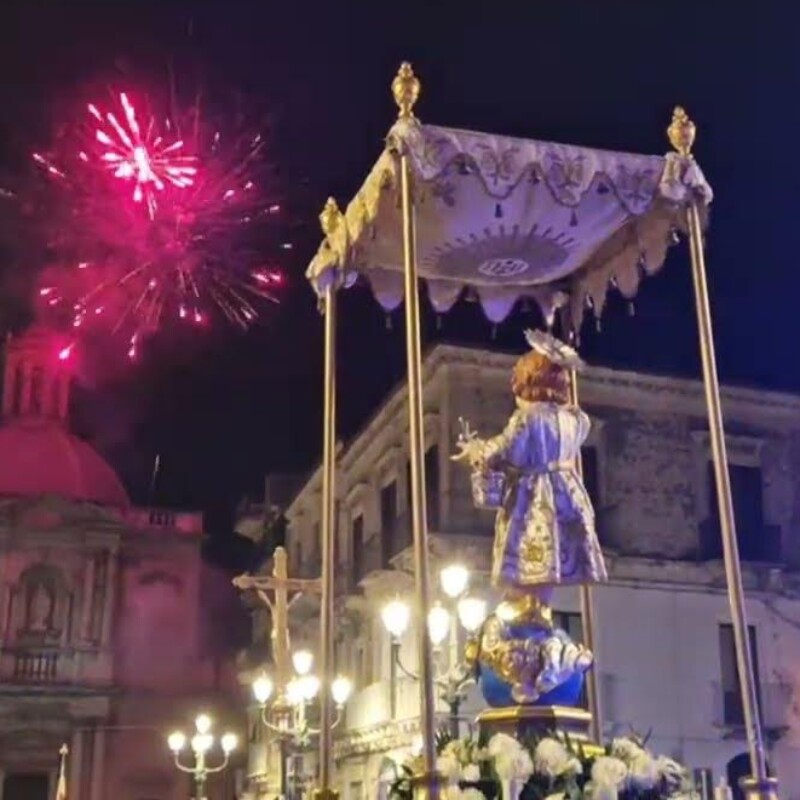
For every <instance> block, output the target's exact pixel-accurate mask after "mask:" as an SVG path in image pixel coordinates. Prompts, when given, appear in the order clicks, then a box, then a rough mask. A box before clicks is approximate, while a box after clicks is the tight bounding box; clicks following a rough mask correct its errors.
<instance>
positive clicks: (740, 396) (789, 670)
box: [251, 346, 800, 800]
mask: <svg viewBox="0 0 800 800" xmlns="http://www.w3.org/2000/svg"><path fill="white" fill-rule="evenodd" d="M514 360H515V359H514V358H513V357H511V356H506V355H501V354H496V353H490V352H484V351H477V350H470V349H465V348H457V347H450V346H438V347H436V348H435V349H434V350H433V351H432V352H431V353H430V354H429V355H428V357H427V359H426V361H425V366H424V373H423V377H424V386H425V388H424V419H425V443H426V448H427V452H426V458H425V464H426V481H427V512H428V513H427V516H428V525H429V530H430V533H431V540H432V541H431V547H432V563H431V570H432V579H434V578H435V576H436V573H437V572H438V569H439V568H441V567H443V566H445V565H447V564H450V563H453V562H460V563H462V564H464V565H466V566H468V567H469V568H470V569H471V571H472V580H471V592H472V593H473V594H476V595H478V596H481V597H484V598H486V599H488V600H489V601H490V602H491V600H492V589H491V587H490V585H489V568H490V562H491V548H492V536H493V521H494V520H493V515H492V513H491V512H485V511H478V510H476V509H475V508H474V507H473V503H472V497H471V489H470V481H469V476H468V475H467V474H466V472H467V471H466V470H464V469H463V468H462V467H461V466H460V465H458V464H453V463H452V462H451V461H450V455H451V454H452V453H453V452H455V449H456V448H455V442H456V439H457V437H458V435H459V431H460V428H459V418H461V417H464V418H466V419H468V420H469V421H470V423H471V424H472V426H473V427H474V428H475V429H476V430H477V431H478V433H479V434H480V435H482V436H491V435H493V434H495V433H498V432H499V431H500V430H501V429H502V427H503V425H504V423H505V421H506V419H507V417H508V413H509V411H510V409H511V404H512V397H511V393H510V387H509V378H510V370H511V367H512V365H513V363H514ZM580 392H581V404H582V406H583V408H584V409H585V410H586V411H587V413H588V414H589V415H590V417H591V419H592V432H591V434H590V437H589V439H588V441H587V444H586V447H585V448H584V451H583V464H584V473H585V481H586V485H587V489H588V491H589V493H590V495H591V497H592V500H593V504H594V506H595V508H596V512H597V519H598V532H599V536H600V541H601V545H602V546H603V550H604V553H605V556H606V561H607V565H608V568H609V573H610V582H609V584H608V585H603V586H599V587H596V588H595V589H594V591H593V604H594V609H595V615H596V624H597V628H598V632H597V641H596V643H595V650H596V655H597V663H596V670H597V673H598V682H599V689H600V699H601V710H602V718H603V724H604V731H605V735H606V736H613V735H619V734H626V733H629V732H630V731H631V729H633V730H635V731H638V732H640V733H642V734H646V733H647V732H648V731H650V730H652V739H651V745H652V747H653V749H654V750H655V751H657V752H660V753H664V754H668V755H671V756H673V757H675V758H676V759H678V760H679V761H681V762H683V763H684V764H686V765H687V766H689V767H691V768H692V769H693V770H695V773H696V777H697V781H698V785H700V784H702V783H703V782H705V783H706V785H707V786H708V785H709V784H710V782H711V781H713V782H714V784H716V783H717V782H718V781H719V780H720V779H721V778H727V779H728V782H729V784H730V785H731V786H735V785H736V783H735V782H736V779H737V777H738V776H739V775H741V774H744V773H745V772H746V770H747V758H746V755H745V751H746V743H745V740H744V725H743V723H744V720H743V715H742V705H741V697H740V693H739V684H738V674H737V669H736V665H735V658H734V653H733V639H732V630H731V624H730V622H731V618H730V611H729V607H728V600H727V595H726V593H725V578H724V569H723V565H722V561H721V552H722V551H721V539H720V534H719V522H718V518H717V514H716V497H715V495H714V483H713V480H712V479H711V471H710V449H709V441H708V431H707V422H706V418H705V410H704V404H703V403H704V400H703V390H702V385H701V384H699V383H697V382H694V381H688V380H680V379H674V378H665V377H657V376H651V375H643V374H638V373H630V372H622V371H617V370H609V369H601V368H593V369H589V370H588V371H587V373H586V374H585V376H583V377H582V378H581V381H580ZM406 403H407V399H406V395H405V389H404V388H400V389H398V390H397V391H396V392H395V393H393V394H392V395H391V396H390V397H389V398H388V399H387V401H386V402H385V404H384V405H383V406H382V407H381V408H380V409H379V410H378V412H377V413H376V414H375V416H374V417H373V418H372V420H371V421H370V422H369V423H368V425H367V426H366V427H365V428H364V429H363V430H362V431H361V432H360V433H359V434H358V435H357V436H356V437H355V438H354V439H353V440H352V441H351V442H350V443H349V444H348V445H347V446H346V447H344V448H343V449H342V451H341V455H340V457H339V462H338V464H339V468H338V473H337V501H338V509H339V512H338V513H339V517H338V526H337V530H338V534H337V535H338V538H337V542H336V552H337V563H336V569H335V574H336V582H337V602H338V612H337V614H338V616H337V626H336V631H337V669H338V670H339V671H341V672H344V673H346V674H349V675H350V676H351V677H352V678H353V679H354V681H355V684H356V692H355V694H354V696H353V698H352V699H351V701H350V702H349V704H348V708H347V716H346V721H345V723H344V724H343V725H342V727H341V729H340V730H339V731H338V737H337V743H336V763H337V766H338V773H337V776H338V787H337V788H338V789H339V790H340V792H341V797H342V798H343V800H367V799H369V800H371V799H372V798H375V797H379V796H385V792H386V787H387V781H388V780H389V779H390V778H391V776H392V775H393V774H394V773H395V764H396V763H397V762H398V761H400V760H402V759H403V758H404V757H406V756H408V755H409V754H410V753H411V752H413V750H414V748H415V747H417V746H418V737H419V690H418V684H417V683H416V682H415V681H414V680H413V679H412V678H411V677H409V676H407V675H404V674H403V672H402V670H399V669H398V668H397V666H396V664H393V658H392V650H391V646H390V639H389V635H388V634H387V632H386V631H385V630H384V628H383V625H382V622H381V617H380V610H381V608H382V607H383V605H384V604H385V603H386V602H388V601H389V600H392V599H394V598H397V597H400V598H402V599H405V600H408V601H409V602H412V601H413V580H412V570H413V566H412V559H411V548H410V546H411V528H410V521H409V520H410V513H409V497H408V451H407V424H408V423H407V405H406ZM723 403H724V410H725V423H726V433H727V444H728V450H729V459H730V464H731V480H732V483H733V488H734V496H735V505H736V517H737V526H738V538H739V549H740V554H741V558H742V561H743V572H744V580H745V590H746V594H747V610H748V615H749V622H750V626H751V631H750V635H751V641H752V642H753V649H754V652H755V655H756V661H757V679H758V685H759V690H758V691H759V701H760V704H761V715H762V720H763V724H764V727H765V730H766V734H767V738H768V743H769V759H770V763H771V767H772V768H773V769H774V770H775V771H776V772H777V774H778V776H779V778H780V779H781V782H782V785H783V786H787V787H788V786H797V785H800V773H799V772H798V764H800V711H798V708H800V671H798V667H797V665H798V664H800V600H798V599H797V598H798V596H800V594H799V593H800V545H798V542H800V538H799V537H798V533H800V489H798V486H800V398H797V397H794V396H791V395H786V394H779V393H773V392H764V391H755V390H748V389H739V388H733V387H727V388H725V389H724V391H723ZM320 492H321V474H320V471H319V470H318V471H317V472H316V473H315V474H314V475H312V476H311V477H310V478H309V480H308V481H307V483H306V484H305V486H304V487H303V488H302V489H301V490H300V492H299V493H298V494H297V496H296V497H295V499H294V500H293V502H292V503H291V504H290V505H289V507H288V509H287V510H286V516H287V520H288V531H287V537H286V542H287V549H288V551H289V557H290V571H291V573H292V574H293V575H299V576H308V577H311V576H316V575H318V574H319V569H320V545H319V529H320V528H319V514H320V505H321V503H320ZM440 599H441V600H442V601H443V602H446V598H445V597H444V596H442V595H441V594H440ZM412 605H413V603H412ZM554 608H555V609H556V611H557V614H556V618H557V621H558V623H559V624H560V625H561V626H562V627H564V628H565V629H567V630H568V632H569V633H570V634H571V635H572V636H573V638H580V637H581V635H582V620H581V616H580V602H579V597H578V591H577V589H575V588H572V589H560V590H558V591H557V593H556V602H555V604H554ZM460 643H461V644H463V632H462V636H461V642H460ZM400 655H401V657H402V660H403V662H404V663H405V664H406V665H407V666H410V667H411V668H414V667H415V666H416V663H417V661H416V634H415V631H414V622H413V621H412V624H411V626H410V629H409V630H408V632H407V633H406V634H405V635H404V636H403V638H402V643H401V647H400ZM451 658H452V656H448V653H447V651H446V649H445V651H444V652H443V653H442V654H441V660H440V665H441V667H442V669H447V668H448V667H450V666H452V660H451ZM480 708H481V704H480V699H479V696H478V693H477V692H476V691H474V689H473V690H471V691H470V692H469V695H468V699H467V701H466V703H465V705H464V706H463V707H462V709H461V714H462V718H463V724H464V725H466V724H467V723H468V722H469V721H470V720H471V719H474V715H475V714H476V713H477V711H478V710H479V709H480ZM439 710H440V713H441V721H442V722H443V723H444V722H445V721H446V720H447V715H448V708H447V706H446V705H445V703H443V702H442V703H440V706H439ZM262 763H263V762H262ZM257 769H258V766H257V764H252V765H251V771H257ZM309 769H311V770H313V764H311V765H310V766H309ZM737 791H738V788H736V789H734V793H736V792H737Z"/></svg>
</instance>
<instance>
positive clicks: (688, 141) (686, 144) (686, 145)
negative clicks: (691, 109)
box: [667, 106, 697, 157]
mask: <svg viewBox="0 0 800 800" xmlns="http://www.w3.org/2000/svg"><path fill="white" fill-rule="evenodd" d="M696 135H697V126H696V125H695V124H694V122H692V121H691V120H690V119H689V115H688V114H687V113H686V111H685V110H684V109H683V107H682V106H675V110H674V111H673V112H672V122H670V124H669V127H668V128H667V136H668V137H669V143H670V144H671V145H672V147H673V148H674V149H675V150H677V152H678V153H680V154H681V155H682V156H687V157H688V156H690V155H691V154H692V147H693V145H694V137H695V136H696Z"/></svg>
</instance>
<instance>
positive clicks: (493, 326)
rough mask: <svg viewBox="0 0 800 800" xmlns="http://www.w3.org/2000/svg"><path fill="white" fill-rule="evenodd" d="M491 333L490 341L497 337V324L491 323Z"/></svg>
mask: <svg viewBox="0 0 800 800" xmlns="http://www.w3.org/2000/svg"><path fill="white" fill-rule="evenodd" d="M491 335H492V341H494V340H495V339H497V325H496V324H495V325H492V334H491Z"/></svg>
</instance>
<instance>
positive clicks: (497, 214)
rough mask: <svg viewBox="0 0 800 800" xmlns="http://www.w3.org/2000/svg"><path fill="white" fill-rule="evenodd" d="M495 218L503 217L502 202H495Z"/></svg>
mask: <svg viewBox="0 0 800 800" xmlns="http://www.w3.org/2000/svg"><path fill="white" fill-rule="evenodd" d="M494 218H495V219H503V205H502V203H495V206H494Z"/></svg>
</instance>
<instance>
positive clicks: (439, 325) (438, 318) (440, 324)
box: [436, 314, 442, 331]
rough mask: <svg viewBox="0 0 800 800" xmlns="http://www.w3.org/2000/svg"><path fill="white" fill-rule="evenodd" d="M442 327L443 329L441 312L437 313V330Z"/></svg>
mask: <svg viewBox="0 0 800 800" xmlns="http://www.w3.org/2000/svg"><path fill="white" fill-rule="evenodd" d="M441 329H442V315H441V314H437V315H436V330H437V331H440V330H441Z"/></svg>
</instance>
